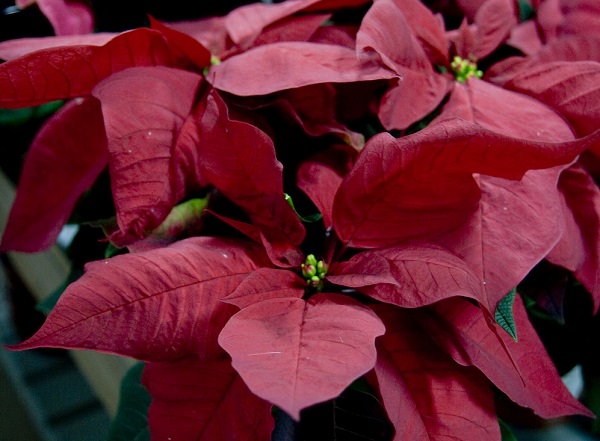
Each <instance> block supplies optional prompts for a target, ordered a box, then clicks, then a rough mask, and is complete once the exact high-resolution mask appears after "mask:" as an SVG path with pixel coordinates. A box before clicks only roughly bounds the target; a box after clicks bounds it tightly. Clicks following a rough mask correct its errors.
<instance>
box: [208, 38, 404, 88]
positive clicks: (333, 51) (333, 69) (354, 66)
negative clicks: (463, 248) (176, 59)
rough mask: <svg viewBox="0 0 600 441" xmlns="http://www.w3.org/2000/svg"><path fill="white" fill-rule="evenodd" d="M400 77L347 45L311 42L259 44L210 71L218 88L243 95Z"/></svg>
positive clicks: (209, 73)
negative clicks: (357, 53) (358, 57)
mask: <svg viewBox="0 0 600 441" xmlns="http://www.w3.org/2000/svg"><path fill="white" fill-rule="evenodd" d="M248 66H252V69H249V68H248ZM273 72H277V75H275V76H273V75H272V73H273ZM397 77H398V75H397V74H396V73H394V72H391V71H389V70H388V69H385V68H384V67H382V66H380V65H379V63H376V62H374V61H369V60H365V61H363V62H361V61H359V60H358V59H357V58H356V52H355V51H354V50H352V49H349V48H347V47H344V46H335V45H329V44H318V43H308V42H281V43H272V44H268V45H263V46H258V47H256V48H253V49H250V50H248V51H247V52H244V53H242V54H239V55H236V56H234V57H231V58H228V59H227V60H225V61H223V62H222V63H221V64H219V65H216V66H212V67H211V69H210V71H209V72H208V74H207V79H208V80H209V81H210V83H211V84H212V85H213V86H214V87H215V88H216V89H219V90H222V91H225V92H230V93H233V94H236V95H240V96H250V95H266V94H269V93H273V92H278V91H280V90H285V89H292V88H296V87H302V86H307V85H311V84H321V83H348V82H356V81H372V80H385V79H390V78H397ZM265 78H269V81H265Z"/></svg>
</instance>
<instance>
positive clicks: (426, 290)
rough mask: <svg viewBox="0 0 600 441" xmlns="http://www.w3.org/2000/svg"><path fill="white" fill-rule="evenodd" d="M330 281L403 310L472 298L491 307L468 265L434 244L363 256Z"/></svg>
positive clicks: (340, 266) (336, 268)
mask: <svg viewBox="0 0 600 441" xmlns="http://www.w3.org/2000/svg"><path fill="white" fill-rule="evenodd" d="M327 280H328V281H330V282H332V283H335V284H338V285H342V286H348V287H351V288H358V290H359V291H360V292H362V293H364V294H367V295H369V296H371V297H373V298H375V299H377V300H380V301H382V302H386V303H392V304H394V305H397V306H401V307H403V308H418V307H420V306H424V305H429V304H431V303H434V302H437V301H438V300H441V299H444V298H447V297H454V296H463V297H470V298H472V299H475V300H477V301H479V302H481V303H483V304H484V305H486V306H488V307H489V305H487V299H485V298H483V295H482V284H481V281H480V280H479V278H478V277H477V276H476V275H475V274H474V273H473V272H472V271H471V269H470V268H469V267H468V266H467V264H466V263H465V262H464V261H463V260H462V259H460V258H459V257H458V256H456V255H454V254H452V253H451V252H449V251H448V250H446V249H444V248H442V247H440V246H436V245H434V244H428V243H407V244H404V245H399V246H396V247H391V248H382V249H376V250H368V251H363V252H360V253H358V254H357V255H355V256H354V257H352V258H351V259H350V260H349V261H348V262H341V263H336V264H333V265H332V266H331V269H330V271H329V275H328V276H327Z"/></svg>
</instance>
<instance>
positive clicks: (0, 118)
mask: <svg viewBox="0 0 600 441" xmlns="http://www.w3.org/2000/svg"><path fill="white" fill-rule="evenodd" d="M63 104H64V101H51V102H49V103H46V104H42V105H40V106H35V107H26V108H23V109H0V126H18V125H21V124H24V123H26V122H28V121H31V120H34V119H41V118H46V117H48V116H50V115H52V114H53V113H54V112H56V111H57V110H58V109H59V108H60V107H61V106H62V105H63Z"/></svg>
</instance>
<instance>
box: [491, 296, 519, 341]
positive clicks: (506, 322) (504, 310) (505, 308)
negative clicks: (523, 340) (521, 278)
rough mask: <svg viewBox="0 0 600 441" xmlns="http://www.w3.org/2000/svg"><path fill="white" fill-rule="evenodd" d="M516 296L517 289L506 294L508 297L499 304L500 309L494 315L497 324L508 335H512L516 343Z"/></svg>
mask: <svg viewBox="0 0 600 441" xmlns="http://www.w3.org/2000/svg"><path fill="white" fill-rule="evenodd" d="M516 295H517V289H516V288H515V289H513V290H512V291H511V292H509V293H508V294H506V296H504V298H503V299H502V300H500V302H498V307H497V308H496V313H495V314H494V318H495V320H496V323H498V324H499V325H500V326H501V327H502V329H504V330H505V331H506V332H508V335H510V336H511V337H512V338H513V340H514V341H517V326H516V325H515V317H514V315H513V303H514V302H515V296H516Z"/></svg>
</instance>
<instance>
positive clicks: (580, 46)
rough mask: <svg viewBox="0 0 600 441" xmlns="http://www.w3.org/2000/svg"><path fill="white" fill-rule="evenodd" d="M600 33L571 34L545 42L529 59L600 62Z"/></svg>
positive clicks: (538, 60)
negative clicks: (591, 34) (593, 34)
mask: <svg viewBox="0 0 600 441" xmlns="http://www.w3.org/2000/svg"><path fill="white" fill-rule="evenodd" d="M599 43H600V35H595V36H590V35H587V36H583V35H569V36H564V37H561V38H559V39H557V40H553V41H551V42H549V43H548V44H545V45H544V46H543V47H542V48H540V50H539V51H538V52H536V53H535V54H534V55H532V56H530V57H529V59H530V60H531V61H533V62H536V63H547V62H553V61H596V62H600V47H599V46H598V44H599Z"/></svg>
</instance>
